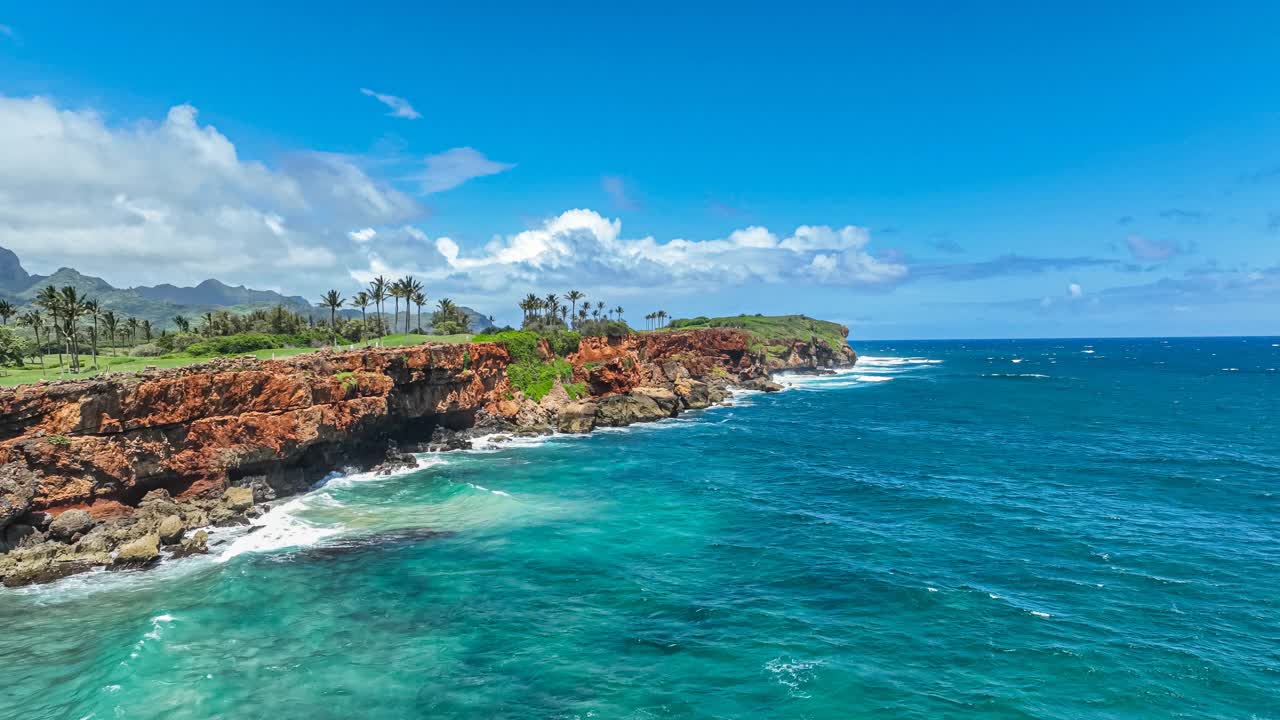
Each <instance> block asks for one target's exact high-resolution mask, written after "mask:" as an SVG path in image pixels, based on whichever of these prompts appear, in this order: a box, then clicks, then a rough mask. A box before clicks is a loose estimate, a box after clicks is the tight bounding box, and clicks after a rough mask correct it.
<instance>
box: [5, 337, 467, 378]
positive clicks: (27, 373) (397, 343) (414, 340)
mask: <svg viewBox="0 0 1280 720" xmlns="http://www.w3.org/2000/svg"><path fill="white" fill-rule="evenodd" d="M470 339H471V336H470V335H436V336H430V335H405V334H403V333H401V334H399V335H388V336H386V337H385V338H383V339H382V346H383V347H404V346H406V345H417V344H419V343H424V342H428V341H430V342H443V343H460V342H467V341H468V340H470ZM371 345H373V343H372V342H366V343H364V344H363V345H355V346H354V347H367V346H371ZM348 347H350V346H347V345H343V346H342V347H341V348H340V349H342V350H346V349H347V348H348ZM309 352H315V348H278V349H275V350H258V351H255V352H251V353H244V354H245V355H254V356H257V357H259V358H262V359H264V360H269V359H271V358H287V357H292V356H294V355H301V354H302V353H309ZM215 357H236V356H227V355H223V356H218V355H204V356H200V357H192V356H190V355H185V354H177V355H174V356H168V357H149V358H139V357H128V356H125V355H110V354H107V355H100V356H99V357H98V367H99V368H100V369H99V370H97V371H93V370H86V371H84V372H81V373H80V374H78V375H72V374H70V373H66V374H59V372H58V356H57V355H46V356H45V358H44V364H45V369H44V370H43V371H41V370H40V366H39V364H36V365H34V366H33V365H31V364H30V363H29V362H28V364H27V366H26V367H25V368H23V369H18V368H7V367H6V368H0V386H9V385H25V384H27V383H33V382H39V381H40V380H62V379H80V378H87V377H93V376H94V375H96V374H98V372H103V371H110V372H140V371H142V370H145V369H146V368H148V367H157V368H175V367H182V366H184V365H193V364H195V363H199V362H204V361H206V360H212V359H213V358H215ZM62 361H63V364H64V365H66V364H67V363H68V362H70V361H69V359H68V358H67V356H65V355H64V356H63V357H62ZM81 362H82V363H83V364H87V363H88V362H90V360H89V357H88V356H87V355H85V356H83V357H82V359H81Z"/></svg>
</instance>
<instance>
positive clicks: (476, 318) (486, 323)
mask: <svg viewBox="0 0 1280 720" xmlns="http://www.w3.org/2000/svg"><path fill="white" fill-rule="evenodd" d="M458 309H459V310H461V311H462V312H464V313H466V314H467V318H468V319H469V320H470V322H471V324H470V326H469V327H470V329H471V332H473V333H476V332H483V331H485V330H488V329H489V328H492V327H497V326H496V325H494V324H493V321H491V320H489V316H488V315H485V314H484V313H482V312H480V311H479V310H474V309H472V308H469V307H467V306H466V305H459V306H458ZM367 313H368V317H373V310H372V309H370V310H368V311H367ZM338 315H339V316H340V317H344V318H348V319H353V320H354V319H356V318H359V317H360V311H359V310H353V309H350V308H347V309H344V310H340V311H338ZM323 316H324V314H323V311H317V313H316V317H323ZM383 316H384V317H386V319H387V322H388V323H389V322H391V313H390V312H384V313H383ZM396 318H397V322H396V328H398V330H397V332H404V310H403V309H402V310H400V314H399V315H397V316H396ZM417 320H418V313H417V311H416V310H415V311H414V312H412V313H411V314H410V316H409V325H411V326H413V325H417ZM422 325H423V329H424V330H426V331H427V332H428V333H430V332H431V331H432V327H431V311H430V310H429V309H427V307H425V306H424V307H423V308H422Z"/></svg>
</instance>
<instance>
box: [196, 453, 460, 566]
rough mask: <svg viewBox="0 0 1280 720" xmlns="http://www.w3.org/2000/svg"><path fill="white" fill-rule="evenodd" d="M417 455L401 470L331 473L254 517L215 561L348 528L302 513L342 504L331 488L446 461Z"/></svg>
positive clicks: (301, 542)
mask: <svg viewBox="0 0 1280 720" xmlns="http://www.w3.org/2000/svg"><path fill="white" fill-rule="evenodd" d="M415 457H416V459H417V466H416V467H412V468H404V469H400V470H397V471H395V472H391V473H387V474H385V475H383V474H378V473H375V472H361V473H351V474H346V475H340V474H337V473H334V474H332V475H330V476H329V477H328V478H326V479H325V480H323V481H321V483H320V484H319V485H318V486H317V488H316V489H314V490H312V491H311V492H309V493H306V494H304V495H299V496H297V497H295V498H292V499H290V500H287V501H285V502H284V503H282V504H280V505H277V506H275V507H273V508H271V509H270V510H269V511H267V512H266V513H264V514H263V515H261V516H260V517H257V518H254V520H253V521H252V522H251V524H250V525H251V529H250V531H249V532H247V533H245V534H242V535H238V536H237V537H236V538H235V539H234V540H232V541H231V544H230V545H229V546H228V547H227V549H226V550H223V551H222V552H221V553H220V554H218V555H217V556H216V557H215V558H214V559H215V561H216V562H219V563H224V562H226V561H228V560H230V559H231V558H234V557H237V556H239V555H244V554H245V553H255V552H272V551H275V550H286V549H291V548H301V547H309V546H311V545H315V544H316V543H318V542H320V541H321V540H324V539H325V538H328V537H332V536H334V535H337V534H339V533H341V532H343V531H344V530H345V528H343V527H342V526H341V525H336V524H335V525H318V524H316V523H313V522H311V521H309V520H307V519H306V518H304V517H302V516H303V515H304V514H305V513H306V511H307V510H311V509H315V508H319V507H337V506H340V505H341V504H342V503H341V502H340V501H339V500H338V499H337V498H335V497H334V496H333V494H332V493H331V492H330V491H331V490H334V489H340V488H343V487H350V486H351V485H353V484H355V483H361V482H373V481H381V480H390V479H393V478H397V477H402V476H404V475H408V474H410V473H414V472H417V471H419V470H422V469H423V468H428V467H433V466H436V465H440V464H443V463H444V462H446V461H445V459H444V458H442V457H440V456H438V455H418V456H415Z"/></svg>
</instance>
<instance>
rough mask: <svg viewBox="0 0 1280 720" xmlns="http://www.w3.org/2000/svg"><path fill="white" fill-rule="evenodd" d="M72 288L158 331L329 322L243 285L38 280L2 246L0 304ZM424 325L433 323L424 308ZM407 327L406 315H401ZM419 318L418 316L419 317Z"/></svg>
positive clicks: (310, 308)
mask: <svg viewBox="0 0 1280 720" xmlns="http://www.w3.org/2000/svg"><path fill="white" fill-rule="evenodd" d="M50 285H52V286H54V287H59V288H61V287H64V286H67V285H70V286H72V287H74V288H75V289H76V290H78V291H80V293H81V294H83V295H85V296H87V297H91V298H95V299H96V300H97V301H98V302H99V304H100V305H101V306H102V307H103V308H104V309H106V310H112V311H114V312H115V313H117V314H119V315H124V316H126V317H136V318H138V319H139V320H150V321H151V323H152V325H153V326H154V327H155V328H156V329H157V330H159V329H165V328H170V329H171V328H173V327H174V322H173V318H174V316H175V315H185V316H186V317H188V318H190V319H191V320H192V321H193V322H195V321H196V320H197V319H198V318H199V317H200V316H201V315H204V314H205V313H209V312H213V311H215V310H229V311H231V312H236V313H245V312H249V311H252V310H255V309H259V308H271V307H275V306H276V305H282V306H284V307H285V308H286V309H287V310H291V311H293V312H297V313H302V314H314V315H315V317H316V318H317V319H319V318H321V317H327V314H325V313H323V312H322V311H320V310H319V309H318V308H317V307H316V304H315V303H312V302H308V301H307V299H306V298H304V297H300V296H297V295H283V294H281V293H278V292H276V291H274V290H254V289H251V288H247V287H245V286H243V285H236V286H232V285H227V284H226V283H223V282H221V281H219V280H215V279H212V278H211V279H209V280H205V281H204V282H202V283H200V284H199V285H196V286H194V287H179V286H177V285H171V284H168V283H164V284H160V285H155V286H140V287H134V288H117V287H114V286H113V285H111V283H109V282H107V281H106V280H103V279H102V278H100V277H94V276H92V275H85V274H84V273H81V272H80V271H79V270H76V269H74V268H69V267H63V268H59V269H58V270H57V271H56V272H54V273H53V274H52V275H33V274H31V273H28V272H27V271H26V269H25V268H23V267H22V263H21V261H20V260H19V259H18V256H17V255H16V254H15V253H14V252H13V251H11V250H8V249H6V248H3V247H0V300H8V301H9V302H11V303H13V304H14V305H16V306H18V308H19V309H20V310H22V309H25V308H26V307H27V306H29V305H30V304H31V302H32V301H33V300H35V298H36V296H37V295H38V294H39V293H40V291H41V290H42V289H44V288H45V287H48V286H50ZM462 309H463V310H464V311H465V312H467V314H468V316H469V317H471V320H472V329H473V330H483V329H485V328H487V327H490V326H491V325H492V324H491V323H490V322H489V321H488V319H487V317H485V316H484V315H483V314H481V313H480V312H478V311H476V310H472V309H471V308H462ZM342 315H343V316H345V317H359V316H360V312H359V311H358V310H345V311H344V312H343V313H342ZM422 315H423V318H422V319H423V321H424V323H429V322H430V319H429V318H430V315H429V312H428V311H427V310H426V308H424V311H423V313H422ZM400 318H401V322H402V323H403V321H404V320H403V318H404V314H403V311H402V312H401V315H400ZM415 319H416V315H415Z"/></svg>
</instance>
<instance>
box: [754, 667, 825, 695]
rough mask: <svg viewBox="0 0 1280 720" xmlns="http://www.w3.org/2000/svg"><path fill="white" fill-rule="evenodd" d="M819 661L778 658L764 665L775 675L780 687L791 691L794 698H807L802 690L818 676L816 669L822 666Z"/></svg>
mask: <svg viewBox="0 0 1280 720" xmlns="http://www.w3.org/2000/svg"><path fill="white" fill-rule="evenodd" d="M821 665H822V663H821V662H820V661H818V660H794V659H790V658H788V659H785V660H784V659H783V658H781V657H776V658H774V659H772V660H770V661H769V662H767V663H765V664H764V669H765V670H768V671H769V672H771V673H773V675H774V679H775V680H777V681H778V684H779V685H783V686H785V687H787V688H788V689H789V690H790V694H791V695H792V696H794V697H799V698H807V697H809V695H808V694H807V693H805V692H803V691H802V690H801V688H803V687H804V685H805V684H806V683H809V682H810V681H812V680H813V679H814V677H815V675H816V673H815V672H814V668H817V667H819V666H821Z"/></svg>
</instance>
